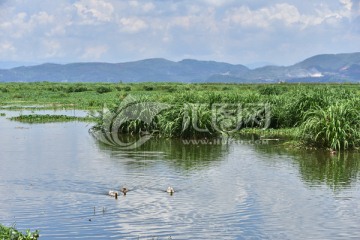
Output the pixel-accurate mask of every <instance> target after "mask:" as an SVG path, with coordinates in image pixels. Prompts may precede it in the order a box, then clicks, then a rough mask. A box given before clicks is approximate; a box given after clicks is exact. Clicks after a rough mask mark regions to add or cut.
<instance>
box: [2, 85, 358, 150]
mask: <svg viewBox="0 0 360 240" xmlns="http://www.w3.org/2000/svg"><path fill="white" fill-rule="evenodd" d="M359 86H360V85H358V84H213V83H212V84H210V83H204V84H184V83H150V82H147V83H49V82H36V83H0V109H1V108H3V109H5V108H6V109H8V108H7V107H9V106H13V108H16V109H21V108H22V107H23V106H29V105H32V106H41V105H42V106H44V108H46V109H59V108H60V109H63V108H65V109H85V110H96V111H100V110H101V109H102V108H103V106H104V105H106V106H114V107H113V108H115V107H116V106H118V105H119V103H121V102H122V101H123V100H124V99H125V98H126V97H127V96H128V95H129V94H130V95H132V96H135V97H143V98H146V99H147V101H150V102H158V103H165V104H170V105H172V106H173V107H172V108H170V109H166V110H164V111H162V112H161V113H160V114H159V115H157V116H156V118H154V122H153V123H151V124H148V123H147V126H145V125H146V124H145V125H144V123H141V121H139V120H137V121H133V122H132V123H130V121H129V122H128V123H127V125H128V126H127V128H128V130H126V127H125V128H124V129H123V131H125V132H126V131H129V132H136V131H140V129H141V131H143V130H146V128H150V129H151V130H157V131H160V132H161V134H160V135H163V136H168V137H191V136H192V137H199V138H200V137H209V136H213V135H216V134H217V133H214V131H213V130H214V129H212V128H213V126H211V125H210V124H209V121H210V115H209V112H210V111H211V110H210V109H211V107H212V106H213V104H224V103H227V104H258V103H260V104H266V103H268V104H270V108H271V123H270V129H272V130H274V131H277V130H283V129H300V128H305V130H303V133H304V134H305V135H307V138H306V141H304V134H303V135H302V136H300V137H298V138H297V139H298V140H299V141H302V142H303V143H305V144H306V145H308V144H309V146H313V145H316V146H318V147H320V148H336V149H351V148H356V147H358V145H359V144H360V143H358V141H357V137H358V134H357V132H358V131H359V129H358V128H357V124H356V123H355V122H354V121H352V120H344V119H343V117H341V116H337V117H336V116H335V115H336V114H345V113H343V112H341V111H340V110H339V106H337V105H336V103H338V102H344V101H348V102H353V103H355V102H356V103H357V102H359V101H358V99H359V96H360V95H359V93H360V87H359ZM186 104H200V105H201V107H200V108H199V109H197V110H195V111H197V112H198V114H197V115H198V116H199V117H198V119H196V121H195V122H196V125H198V126H199V128H200V129H208V130H209V133H210V134H209V133H208V135H206V134H204V133H203V132H201V131H198V130H197V129H196V128H194V127H193V125H192V124H189V123H188V121H189V120H187V119H188V118H187V117H186V114H188V113H186V111H185V109H184V106H186ZM355 105H356V104H353V106H352V108H354V109H353V111H354V112H357V107H356V106H355ZM110 108H112V107H110ZM319 109H322V110H323V111H325V112H327V114H329V117H332V118H333V119H334V121H335V119H337V120H339V119H343V120H340V121H341V124H338V125H336V126H337V128H336V127H334V126H335V125H334V124H332V125H331V122H330V121H323V122H322V123H323V125H324V126H323V129H324V128H326V129H327V130H326V131H325V130H321V131H320V130H319V129H316V128H315V126H314V127H310V125H311V124H310V122H312V124H313V125H315V120H314V119H315V118H316V119H320V116H319V115H320V111H319ZM330 111H339V113H336V114H333V115H331V116H330ZM346 111H349V110H346ZM316 112H317V113H316ZM190 117H191V114H190ZM323 118H324V116H323ZM242 119H243V122H242V126H241V129H240V131H245V130H247V129H255V130H254V131H256V129H261V128H262V126H261V124H262V123H257V122H256V121H253V120H254V119H253V118H252V115H251V111H250V112H245V111H244V112H243V116H242ZM308 119H309V120H308ZM191 121H192V120H191ZM97 122H99V123H101V120H100V119H97ZM305 122H306V124H305ZM184 126H189V127H188V128H186V129H185V130H184ZM318 127H319V126H318ZM339 127H341V128H344V131H345V133H344V132H341V131H340V130H339ZM350 127H352V128H354V129H353V130H352V131H350V130H349V129H350ZM310 129H311V130H310ZM315 130H317V132H316V134H313V132H311V131H315ZM249 131H251V130H249ZM294 131H295V130H294ZM319 132H321V133H320V134H318V133H319ZM322 132H326V133H325V136H328V139H326V138H324V137H323V133H322ZM349 132H351V133H349ZM341 134H342V135H341ZM289 136H290V137H292V138H293V136H294V134H293V133H290V132H289Z"/></svg>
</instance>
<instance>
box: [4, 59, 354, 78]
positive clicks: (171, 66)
mask: <svg viewBox="0 0 360 240" xmlns="http://www.w3.org/2000/svg"><path fill="white" fill-rule="evenodd" d="M35 81H49V82H120V81H121V82H238V83H265V82H270V83H271V82H280V81H281V82H359V81H360V53H348V54H322V55H316V56H313V57H310V58H308V59H305V60H304V61H302V62H299V63H297V64H294V65H292V66H288V67H281V66H265V67H261V68H256V69H253V70H250V69H249V68H247V67H245V66H243V65H234V64H229V63H223V62H215V61H198V60H192V59H185V60H182V61H179V62H173V61H169V60H166V59H162V58H153V59H146V60H140V61H135V62H125V63H101V62H90V63H70V64H53V63H45V64H41V65H35V66H28V67H16V68H11V69H0V82H35Z"/></svg>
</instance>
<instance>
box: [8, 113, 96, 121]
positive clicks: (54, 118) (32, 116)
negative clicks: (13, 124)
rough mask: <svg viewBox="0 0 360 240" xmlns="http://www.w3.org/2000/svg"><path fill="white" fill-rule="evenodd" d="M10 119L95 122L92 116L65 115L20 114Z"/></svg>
mask: <svg viewBox="0 0 360 240" xmlns="http://www.w3.org/2000/svg"><path fill="white" fill-rule="evenodd" d="M10 120H13V121H18V122H23V123H50V122H71V121H80V122H95V121H96V119H95V118H92V117H73V116H66V115H50V114H45V115H38V114H30V115H20V116H16V117H11V118H10Z"/></svg>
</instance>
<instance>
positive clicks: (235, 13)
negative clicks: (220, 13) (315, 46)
mask: <svg viewBox="0 0 360 240" xmlns="http://www.w3.org/2000/svg"><path fill="white" fill-rule="evenodd" d="M316 12H317V14H316V15H305V14H302V13H300V11H299V10H298V8H297V7H296V6H294V5H290V4H288V3H281V4H275V5H274V6H271V7H267V8H261V9H258V10H251V9H250V8H248V7H245V6H243V7H240V8H235V9H232V10H230V11H228V12H227V16H226V18H225V22H227V23H229V24H237V25H240V26H244V27H258V28H270V27H272V26H274V22H279V23H282V24H283V25H285V26H287V27H292V26H295V27H297V26H299V27H300V28H301V29H305V28H307V27H310V26H315V25H320V24H322V23H331V21H328V20H329V19H332V21H335V22H337V21H338V20H340V19H342V18H343V17H344V16H343V15H345V14H344V13H343V14H340V13H337V12H332V11H330V10H328V9H326V8H325V9H324V8H322V9H321V10H320V9H319V10H317V11H316Z"/></svg>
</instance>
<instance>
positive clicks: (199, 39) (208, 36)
mask: <svg viewBox="0 0 360 240" xmlns="http://www.w3.org/2000/svg"><path fill="white" fill-rule="evenodd" d="M359 51H360V0H311V1H310V0H305V1H304V0H303V1H300V0H296V1H295V0H56V1H54V0H0V61H29V62H38V63H40V62H59V63H67V62H78V61H82V62H84V61H105V62H126V61H134V60H140V59H146V58H155V57H161V58H167V59H169V60H174V61H178V60H181V59H185V58H193V59H199V60H215V61H224V62H230V63H236V64H249V63H254V62H270V63H274V64H279V65H290V64H293V63H295V62H298V61H301V60H303V59H304V58H307V57H310V56H312V55H316V54H320V53H342V52H359Z"/></svg>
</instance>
